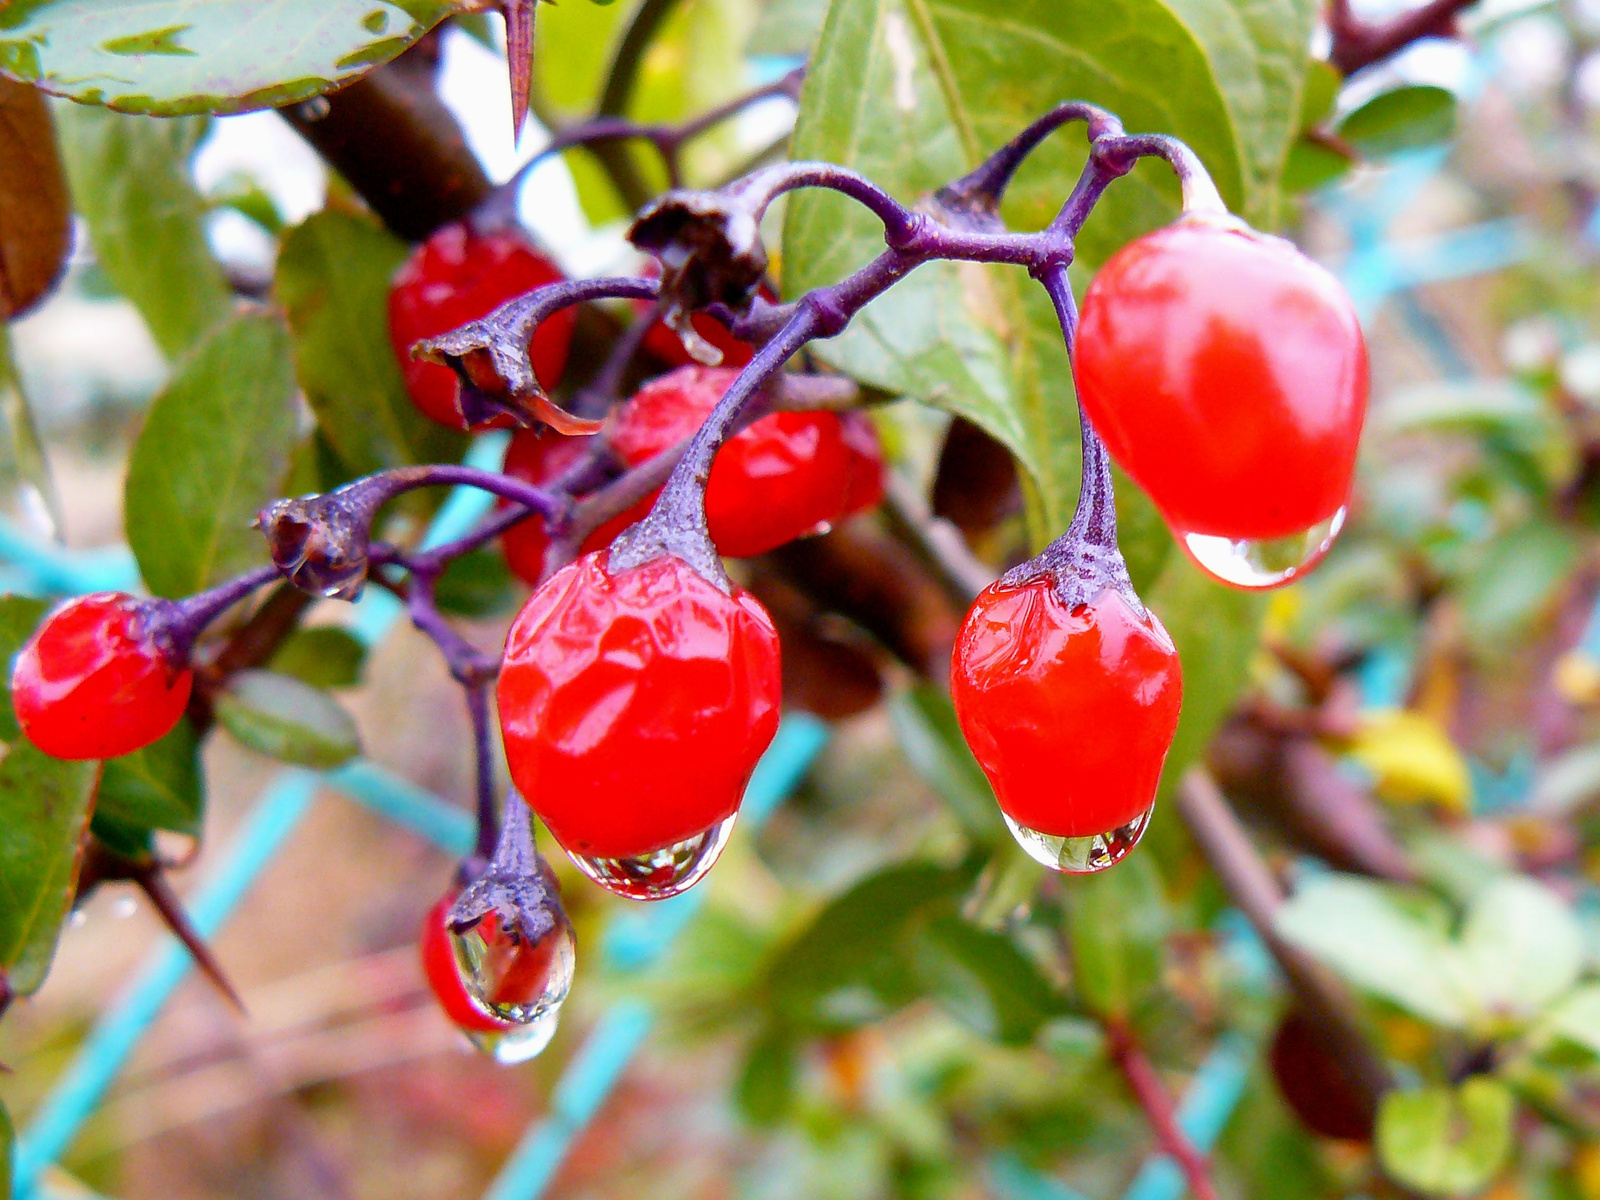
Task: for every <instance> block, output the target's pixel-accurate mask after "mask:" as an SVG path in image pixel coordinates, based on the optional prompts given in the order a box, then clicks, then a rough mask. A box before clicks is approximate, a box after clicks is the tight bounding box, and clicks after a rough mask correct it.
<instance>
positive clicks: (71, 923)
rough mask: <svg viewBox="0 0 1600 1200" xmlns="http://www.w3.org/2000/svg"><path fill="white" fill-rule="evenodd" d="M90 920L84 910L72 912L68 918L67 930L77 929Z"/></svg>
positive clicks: (77, 909) (78, 909)
mask: <svg viewBox="0 0 1600 1200" xmlns="http://www.w3.org/2000/svg"><path fill="white" fill-rule="evenodd" d="M88 919H89V918H88V917H87V916H86V915H85V914H84V911H83V909H81V908H75V909H73V910H72V912H71V914H70V915H69V916H68V917H67V928H68V929H77V928H79V927H80V926H81V925H83V924H84V922H86V921H88Z"/></svg>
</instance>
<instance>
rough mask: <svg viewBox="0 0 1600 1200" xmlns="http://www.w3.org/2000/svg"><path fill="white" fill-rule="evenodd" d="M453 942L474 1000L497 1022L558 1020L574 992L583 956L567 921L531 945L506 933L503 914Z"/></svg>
mask: <svg viewBox="0 0 1600 1200" xmlns="http://www.w3.org/2000/svg"><path fill="white" fill-rule="evenodd" d="M450 942H451V945H452V946H453V948H454V950H455V958H456V967H457V969H458V970H459V971H460V972H461V984H462V986H463V987H464V988H465V989H466V993H467V995H468V997H469V998H470V999H471V1000H472V1002H473V1003H474V1004H475V1005H477V1006H479V1007H481V1008H482V1009H483V1010H484V1012H485V1013H487V1014H488V1016H490V1017H491V1018H493V1019H494V1020H495V1021H503V1022H506V1023H507V1024H509V1025H512V1026H518V1027H521V1026H528V1025H532V1024H535V1023H537V1022H539V1021H540V1020H542V1019H543V1018H545V1017H547V1016H549V1017H552V1018H553V1017H554V1014H555V1013H556V1011H557V1010H558V1009H559V1008H560V1007H561V1002H562V1001H563V1000H565V999H566V998H567V992H568V990H569V989H570V988H571V987H572V974H573V968H574V966H575V964H576V961H577V952H576V947H575V944H574V941H573V937H572V926H571V925H570V924H568V923H567V921H566V920H565V918H563V919H561V920H560V921H559V922H557V924H556V925H555V927H554V928H552V929H551V930H549V931H548V932H547V933H546V934H545V935H544V936H543V937H541V938H540V939H539V940H538V941H530V940H529V939H528V938H525V937H522V936H520V935H518V934H517V933H515V932H508V931H505V930H502V929H501V927H500V921H499V917H498V915H497V914H495V913H492V912H491V913H489V914H488V915H487V916H485V917H484V918H483V919H482V920H481V921H479V922H478V923H477V924H476V925H474V926H472V927H471V928H470V929H466V930H463V931H462V932H460V933H457V932H455V931H454V930H452V931H451V933H450ZM552 1025H553V1022H552ZM494 1032H495V1033H496V1034H503V1033H509V1032H514V1030H495V1031H494ZM545 1041H546V1042H548V1041H549V1037H548V1035H547V1036H546V1037H545ZM540 1049H543V1046H541V1047H540ZM537 1053H538V1051H537V1050H535V1051H532V1053H531V1054H529V1055H526V1057H532V1054H537Z"/></svg>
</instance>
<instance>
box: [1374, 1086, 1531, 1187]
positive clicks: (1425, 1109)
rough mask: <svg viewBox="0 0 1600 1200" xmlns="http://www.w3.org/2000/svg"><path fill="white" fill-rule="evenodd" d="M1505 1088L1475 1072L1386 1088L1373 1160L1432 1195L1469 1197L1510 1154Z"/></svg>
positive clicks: (1511, 1106) (1510, 1107) (1509, 1101)
mask: <svg viewBox="0 0 1600 1200" xmlns="http://www.w3.org/2000/svg"><path fill="white" fill-rule="evenodd" d="M1515 1108H1516V1104H1515V1101H1514V1100H1513V1098H1512V1095H1511V1092H1510V1091H1509V1090H1508V1089H1507V1088H1506V1086H1505V1084H1503V1083H1501V1082H1500V1081H1499V1080H1498V1079H1491V1078H1489V1077H1487V1076H1484V1075H1476V1076H1473V1077H1472V1078H1471V1079H1468V1080H1467V1081H1466V1082H1465V1083H1463V1084H1462V1085H1461V1086H1460V1087H1459V1088H1456V1089H1454V1090H1452V1089H1450V1088H1447V1087H1432V1088H1422V1089H1420V1090H1417V1091H1403V1092H1402V1091H1395V1092H1390V1093H1388V1094H1387V1095H1386V1096H1384V1098H1383V1102H1382V1104H1381V1105H1380V1106H1379V1108H1378V1136H1377V1143H1378V1159H1379V1161H1380V1162H1382V1163H1383V1169H1384V1171H1385V1172H1386V1173H1387V1174H1388V1175H1389V1176H1391V1177H1392V1178H1393V1179H1395V1180H1397V1181H1399V1182H1400V1183H1403V1184H1406V1185H1408V1186H1410V1187H1413V1188H1416V1189H1417V1190H1418V1191H1422V1192H1426V1193H1428V1194H1429V1195H1432V1196H1470V1195H1473V1194H1474V1193H1476V1192H1478V1191H1479V1190H1481V1189H1482V1188H1483V1187H1485V1186H1486V1185H1487V1184H1488V1183H1489V1181H1490V1180H1491V1179H1493V1178H1494V1176H1495V1174H1496V1173H1497V1172H1499V1170H1500V1169H1501V1168H1502V1167H1503V1166H1505V1164H1506V1161H1507V1160H1508V1159H1509V1158H1510V1156H1511V1118H1512V1116H1513V1115H1514V1112H1515Z"/></svg>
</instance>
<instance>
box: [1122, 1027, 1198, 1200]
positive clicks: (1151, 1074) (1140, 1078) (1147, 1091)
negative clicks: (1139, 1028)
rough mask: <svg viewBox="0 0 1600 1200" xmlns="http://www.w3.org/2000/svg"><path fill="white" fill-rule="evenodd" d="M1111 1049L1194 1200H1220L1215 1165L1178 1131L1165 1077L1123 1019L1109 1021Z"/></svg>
mask: <svg viewBox="0 0 1600 1200" xmlns="http://www.w3.org/2000/svg"><path fill="white" fill-rule="evenodd" d="M1105 1031H1106V1043H1107V1050H1108V1051H1109V1053H1110V1055H1111V1061H1112V1062H1114V1063H1116V1065H1117V1069H1118V1070H1119V1071H1121V1072H1122V1077H1123V1079H1124V1080H1126V1081H1127V1084H1128V1090H1129V1091H1131V1092H1132V1093H1133V1096H1134V1099H1136V1100H1137V1101H1138V1102H1139V1107H1140V1108H1142V1109H1144V1115H1145V1117H1146V1119H1147V1120H1148V1121H1149V1122H1150V1128H1151V1129H1152V1130H1154V1132H1155V1135H1156V1142H1157V1144H1158V1145H1159V1146H1160V1147H1161V1151H1162V1153H1163V1154H1165V1155H1167V1156H1168V1157H1169V1158H1171V1159H1172V1160H1173V1161H1174V1162H1176V1163H1177V1164H1178V1169H1179V1170H1181V1171H1182V1172H1183V1177H1184V1179H1185V1180H1187V1181H1188V1184H1189V1193H1190V1195H1192V1196H1193V1197H1194V1200H1216V1198H1217V1190H1216V1188H1215V1187H1214V1186H1213V1185H1212V1182H1211V1162H1210V1160H1209V1159H1208V1158H1207V1157H1206V1156H1205V1155H1204V1154H1202V1153H1200V1151H1199V1150H1197V1149H1195V1146H1194V1143H1193V1142H1191V1141H1190V1140H1189V1139H1188V1138H1187V1137H1186V1136H1185V1135H1184V1132H1183V1130H1182V1129H1180V1128H1178V1120H1177V1117H1176V1116H1175V1115H1174V1114H1173V1107H1172V1097H1171V1096H1169V1095H1167V1089H1166V1087H1165V1086H1164V1085H1163V1084H1162V1082H1161V1076H1160V1075H1158V1074H1157V1073H1156V1069H1155V1067H1154V1066H1152V1065H1151V1063H1150V1060H1149V1059H1148V1058H1146V1057H1145V1054H1144V1050H1143V1049H1142V1048H1141V1047H1140V1045H1139V1042H1138V1040H1137V1039H1136V1038H1135V1037H1134V1034H1133V1030H1132V1029H1130V1028H1129V1027H1128V1026H1127V1024H1126V1023H1125V1022H1123V1021H1120V1020H1115V1019H1112V1020H1108V1021H1106V1022H1105Z"/></svg>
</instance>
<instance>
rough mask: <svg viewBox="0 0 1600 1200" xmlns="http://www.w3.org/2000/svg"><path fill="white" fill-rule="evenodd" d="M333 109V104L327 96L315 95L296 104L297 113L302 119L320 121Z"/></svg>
mask: <svg viewBox="0 0 1600 1200" xmlns="http://www.w3.org/2000/svg"><path fill="white" fill-rule="evenodd" d="M332 111H333V105H332V103H330V102H329V100H328V98H327V97H326V96H313V97H311V99H309V100H302V101H301V102H300V103H299V104H297V105H295V115H297V116H298V117H299V118H300V119H301V120H302V121H320V120H322V118H323V117H325V116H327V115H328V114H329V113H330V112H332Z"/></svg>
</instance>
